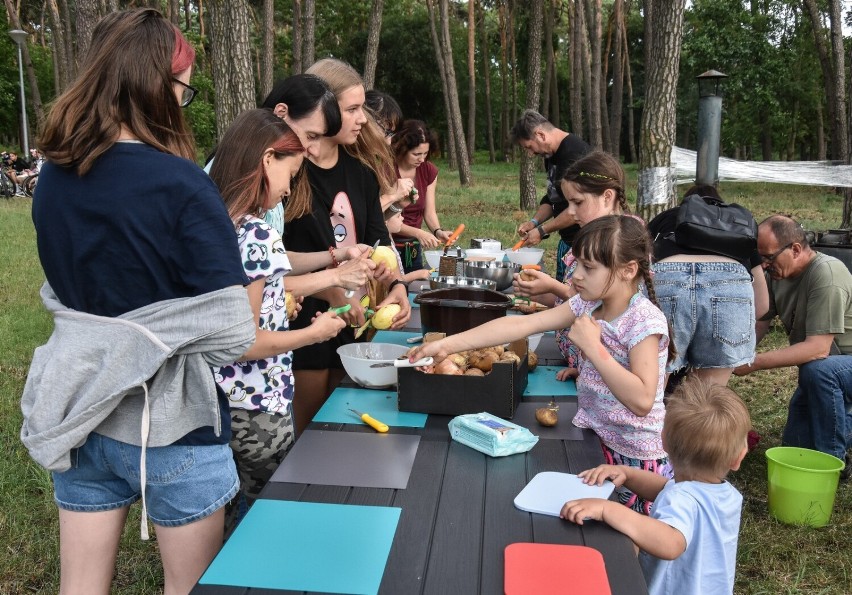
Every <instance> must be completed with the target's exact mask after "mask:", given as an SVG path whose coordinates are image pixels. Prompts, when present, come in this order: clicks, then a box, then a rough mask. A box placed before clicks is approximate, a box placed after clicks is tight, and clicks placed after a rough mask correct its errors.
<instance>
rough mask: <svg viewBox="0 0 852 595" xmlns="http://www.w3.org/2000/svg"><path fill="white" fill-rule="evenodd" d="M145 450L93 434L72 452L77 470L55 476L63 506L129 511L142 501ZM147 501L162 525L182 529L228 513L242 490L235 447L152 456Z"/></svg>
mask: <svg viewBox="0 0 852 595" xmlns="http://www.w3.org/2000/svg"><path fill="white" fill-rule="evenodd" d="M141 451H142V449H141V447H139V446H133V445H131V444H127V443H124V442H119V441H117V440H113V439H112V438H107V437H106V436H102V435H100V434H94V433H93V434H90V435H89V438H88V439H87V440H86V443H85V444H83V446H81V447H80V448H77V449H75V450H73V451H71V468H70V469H69V470H68V471H63V472H61V473H58V472H54V473H53V474H52V475H53V489H54V499H55V500H56V504H57V506H59V508H61V509H63V510H72V511H76V512H102V511H105V510H114V509H117V508H123V507H125V506H129V505H130V504H132V503H134V502H136V501H137V500H139V498H140V497H141V495H142V492H141V485H140V482H139V456H140V454H141ZM146 457H147V460H146V463H145V467H146V475H147V478H146V482H145V498H146V504H147V505H148V517H149V518H150V519H151V521H152V522H153V523H155V524H157V525H162V526H164V527H178V526H181V525H186V524H189V523H192V522H193V521H198V520H201V519H203V518H205V517H207V516H210V515H211V514H213V513H214V512H216V511H217V510H218V509H220V508H222V507H223V506H224V505H225V504H226V503H227V502H228V501H229V500H231V498H233V497H234V495H236V493H237V490H238V489H239V480H238V479H237V470H236V466H235V465H234V457H233V455H232V454H231V447H230V446H229V445H227V444H212V445H204V446H160V447H155V448H150V447H149V448H148V449H147V450H146Z"/></svg>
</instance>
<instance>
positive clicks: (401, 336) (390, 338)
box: [372, 331, 423, 347]
mask: <svg viewBox="0 0 852 595" xmlns="http://www.w3.org/2000/svg"><path fill="white" fill-rule="evenodd" d="M422 336H423V333H416V332H410V331H376V334H375V335H374V336H373V340H372V342H373V343H393V344H394V345H402V346H403V347H414V345H413V344H408V343H406V342H405V340H406V339H410V338H412V337H422Z"/></svg>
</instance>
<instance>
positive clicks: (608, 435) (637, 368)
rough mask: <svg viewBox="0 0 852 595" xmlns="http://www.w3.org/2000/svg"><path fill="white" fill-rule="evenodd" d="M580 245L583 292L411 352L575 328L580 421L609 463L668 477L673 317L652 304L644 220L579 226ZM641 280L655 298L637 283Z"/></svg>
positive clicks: (640, 504) (578, 278)
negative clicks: (666, 396)
mask: <svg viewBox="0 0 852 595" xmlns="http://www.w3.org/2000/svg"><path fill="white" fill-rule="evenodd" d="M573 253H574V256H575V258H576V262H577V266H576V268H575V269H574V277H573V283H574V289H575V290H576V295H575V296H574V297H572V298H571V299H569V300H568V301H567V302H565V303H564V304H562V305H561V306H557V307H555V308H552V309H550V310H545V311H543V312H539V313H536V314H530V315H529V316H523V317H514V316H513V317H504V318H500V319H498V320H494V321H492V322H488V323H486V324H483V325H482V326H479V327H476V328H474V329H471V330H469V331H466V332H464V333H460V334H457V335H452V336H450V337H447V338H445V339H441V340H440V341H434V342H431V343H426V344H424V345H423V346H422V347H419V348H418V349H417V350H415V351H414V352H413V353H412V354H411V355H410V356H409V359H410V360H411V361H416V360H417V359H419V358H422V357H427V356H430V355H431V356H435V357H437V358H438V359H441V356H443V357H446V355H448V354H450V353H457V352H459V351H464V350H466V349H476V348H479V347H485V346H488V345H494V344H501V343H504V342H508V341H514V340H517V339H522V338H524V337H528V336H529V335H532V334H534V333H539V332H543V331H548V330H553V329H557V328H560V329H561V328H565V327H570V329H571V330H570V332H569V333H568V337H569V338H570V339H571V342H572V343H573V344H574V345H576V346H577V348H578V349H579V351H580V356H579V358H578V360H579V361H578V366H579V371H580V374H579V377H578V378H577V405H578V407H577V415H576V416H575V417H574V420H573V423H574V425H576V426H579V427H581V428H589V429H591V430H593V431H594V432H595V433H596V434H597V435H598V437H599V438H600V441H601V446H602V448H603V454H604V458H605V460H606V462H607V463H609V464H614V465H628V466H630V467H637V468H640V469H644V470H646V471H653V472H654V473H657V474H659V475H663V476H665V477H669V478H670V477H671V476H672V471H671V467H670V466H669V463H668V456H667V455H666V453H665V451H664V450H663V441H662V428H663V417H664V415H665V409H664V406H663V387H664V386H665V367H666V362H667V361H668V359H669V358H670V357H671V355H672V354H671V352H670V348H669V329H668V323H667V322H666V318H665V316H663V313H662V311H660V309H659V308H658V307H657V305H656V304H655V303H654V302H655V297H654V295H655V294H654V285H653V281H652V280H651V274H650V266H651V265H650V260H649V254H650V238H649V237H648V232H647V230H646V229H645V225H644V224H643V223H642V222H640V221H638V220H637V219H636V218H635V217H631V216H629V215H610V216H607V217H600V218H597V219H595V220H594V221H592V222H590V223H588V224H587V225H585V226H583V227H582V228H581V229H580V232H579V233H578V234H577V236H576V238H575V239H574V246H573ZM643 281H644V284H645V288H646V290H647V294H648V297H645V296H644V295H643V294H642V293H641V292H640V291H639V286H640V283H641V282H643ZM619 498H620V500H621V502H622V503H624V504H625V505H627V506H630V507H631V508H633V509H634V510H636V511H637V512H642V513H644V514H648V513H649V511H650V506H651V503H650V502H648V501H646V500H643V499H642V498H640V497H639V496H637V495H636V494H634V493H632V492H630V491H629V490H626V489H624V488H621V489H620V491H619Z"/></svg>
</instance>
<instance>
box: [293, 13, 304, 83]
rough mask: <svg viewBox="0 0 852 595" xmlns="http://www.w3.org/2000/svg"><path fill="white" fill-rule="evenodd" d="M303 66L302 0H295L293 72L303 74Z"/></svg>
mask: <svg viewBox="0 0 852 595" xmlns="http://www.w3.org/2000/svg"><path fill="white" fill-rule="evenodd" d="M304 71H305V69H304V68H303V67H302V0H293V67H292V68H291V72H292V73H293V74H301V73H302V72H304Z"/></svg>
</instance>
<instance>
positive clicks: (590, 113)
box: [577, 0, 601, 149]
mask: <svg viewBox="0 0 852 595" xmlns="http://www.w3.org/2000/svg"><path fill="white" fill-rule="evenodd" d="M577 1H578V2H579V4H578V5H577V16H578V17H579V25H580V46H579V47H578V50H579V51H580V56H581V58H580V59H581V66H582V69H583V97H584V99H585V107H586V122H587V126H588V128H589V130H588V133H589V134H588V141H589V144H590V145H592V147H594V148H595V149H600V147H601V144H600V143H599V142H598V143H596V142H595V126H596V124H595V112H596V107H597V105H598V103H596V102H595V97H597V95H596V94H595V95H593V93H592V53H591V48H590V47H589V30H588V28H587V27H586V2H588V1H589V0H577ZM597 132H598V140H600V116H599V117H598V122H597Z"/></svg>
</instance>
